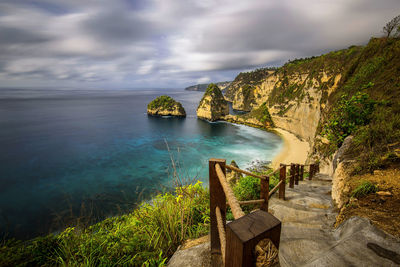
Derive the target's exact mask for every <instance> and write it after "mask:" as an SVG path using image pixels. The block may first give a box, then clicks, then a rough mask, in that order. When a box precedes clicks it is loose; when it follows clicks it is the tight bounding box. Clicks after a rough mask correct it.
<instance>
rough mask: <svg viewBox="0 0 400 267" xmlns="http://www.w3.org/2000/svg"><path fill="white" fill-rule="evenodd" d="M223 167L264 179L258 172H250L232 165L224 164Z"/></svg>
mask: <svg viewBox="0 0 400 267" xmlns="http://www.w3.org/2000/svg"><path fill="white" fill-rule="evenodd" d="M225 168H227V169H230V170H232V171H235V172H240V173H243V174H246V175H249V176H252V177H255V178H259V179H262V180H265V176H262V175H258V174H255V173H252V172H248V171H245V170H242V169H239V168H236V167H234V166H232V165H226V166H225Z"/></svg>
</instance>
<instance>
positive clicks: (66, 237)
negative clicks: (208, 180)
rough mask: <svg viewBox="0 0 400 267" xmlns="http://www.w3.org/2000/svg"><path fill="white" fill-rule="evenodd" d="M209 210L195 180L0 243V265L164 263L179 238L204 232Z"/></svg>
mask: <svg viewBox="0 0 400 267" xmlns="http://www.w3.org/2000/svg"><path fill="white" fill-rule="evenodd" d="M209 214H210V213H209V196H208V190H207V189H205V188H203V186H202V185H201V182H197V183H196V184H194V185H187V186H182V187H178V188H176V191H175V192H174V193H165V194H160V195H158V196H156V197H155V198H154V199H153V201H151V202H143V203H142V204H141V205H139V207H138V208H137V209H136V210H135V211H134V212H132V213H130V214H127V215H122V216H116V217H111V218H108V219H106V220H104V221H101V222H99V223H97V224H94V225H92V226H90V227H87V228H77V227H69V228H67V229H66V230H64V231H63V232H62V233H60V234H58V235H48V236H46V237H40V238H37V239H34V240H31V241H29V242H21V241H16V240H8V241H3V244H2V245H1V247H0V266H16V265H21V266H32V265H33V266H37V265H38V266H55V265H59V266H78V265H79V266H82V265H84V266H99V265H103V266H121V265H129V266H143V265H144V266H155V265H156V266H157V265H163V264H164V263H165V261H166V260H167V259H168V258H169V257H170V256H171V255H172V254H173V252H174V251H175V250H176V249H177V247H178V246H179V244H181V242H182V241H183V240H185V239H188V238H196V237H198V236H201V235H204V234H206V233H208V227H209V220H210V219H209Z"/></svg>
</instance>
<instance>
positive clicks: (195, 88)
mask: <svg viewBox="0 0 400 267" xmlns="http://www.w3.org/2000/svg"><path fill="white" fill-rule="evenodd" d="M215 84H216V85H217V86H218V87H219V88H220V89H221V91H224V90H225V89H226V88H227V87H228V86H229V85H230V84H231V82H229V81H225V82H217V83H215ZM209 85H210V84H209V83H201V84H196V85H191V86H189V87H186V88H185V90H187V91H206V90H207V88H208V86H209Z"/></svg>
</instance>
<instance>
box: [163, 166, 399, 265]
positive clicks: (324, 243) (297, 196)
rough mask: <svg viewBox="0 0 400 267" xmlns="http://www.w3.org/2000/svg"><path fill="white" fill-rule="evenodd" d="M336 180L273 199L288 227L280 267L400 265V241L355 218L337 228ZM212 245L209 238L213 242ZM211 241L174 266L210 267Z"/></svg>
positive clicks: (317, 180) (178, 257)
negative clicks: (333, 185) (334, 205)
mask: <svg viewBox="0 0 400 267" xmlns="http://www.w3.org/2000/svg"><path fill="white" fill-rule="evenodd" d="M331 189H332V180H331V177H329V176H327V175H323V174H317V175H316V176H315V177H314V178H313V180H312V181H309V180H305V181H299V185H295V187H294V188H289V187H286V200H281V199H278V198H277V194H275V195H274V196H272V198H271V199H270V202H269V212H271V213H272V214H273V215H274V216H275V217H277V218H278V219H279V220H281V222H282V232H281V242H280V247H279V265H280V266H338V267H342V266H400V240H399V239H396V238H394V237H392V236H390V235H388V234H386V233H384V232H383V231H381V230H379V229H377V228H376V227H375V226H373V225H372V224H371V223H370V221H369V220H368V219H365V218H360V217H352V218H351V219H349V220H347V221H346V222H344V223H343V224H342V225H340V226H339V227H338V228H336V229H335V228H334V227H333V225H334V223H335V218H336V215H337V212H336V211H335V210H334V207H333V203H332V199H331ZM208 240H209V239H208ZM210 261H211V258H210V243H209V241H207V242H205V243H202V244H200V245H196V246H194V247H191V248H188V249H178V251H177V252H176V253H175V255H174V256H173V257H172V259H171V260H170V262H169V264H168V266H210Z"/></svg>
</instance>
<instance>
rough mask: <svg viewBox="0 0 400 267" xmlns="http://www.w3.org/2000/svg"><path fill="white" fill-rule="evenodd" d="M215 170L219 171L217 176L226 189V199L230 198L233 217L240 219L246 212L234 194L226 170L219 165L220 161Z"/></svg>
mask: <svg viewBox="0 0 400 267" xmlns="http://www.w3.org/2000/svg"><path fill="white" fill-rule="evenodd" d="M215 170H216V172H217V176H218V179H219V182H220V183H221V186H222V189H223V190H224V193H225V196H226V199H227V200H228V203H229V206H230V207H231V210H232V214H233V217H235V219H239V218H240V217H242V216H244V212H243V211H242V209H241V208H240V205H239V202H238V201H237V199H236V197H235V195H234V194H233V191H232V189H231V187H230V186H229V185H228V182H227V181H226V178H225V175H224V172H223V171H222V169H221V166H219V164H218V163H217V164H215Z"/></svg>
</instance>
